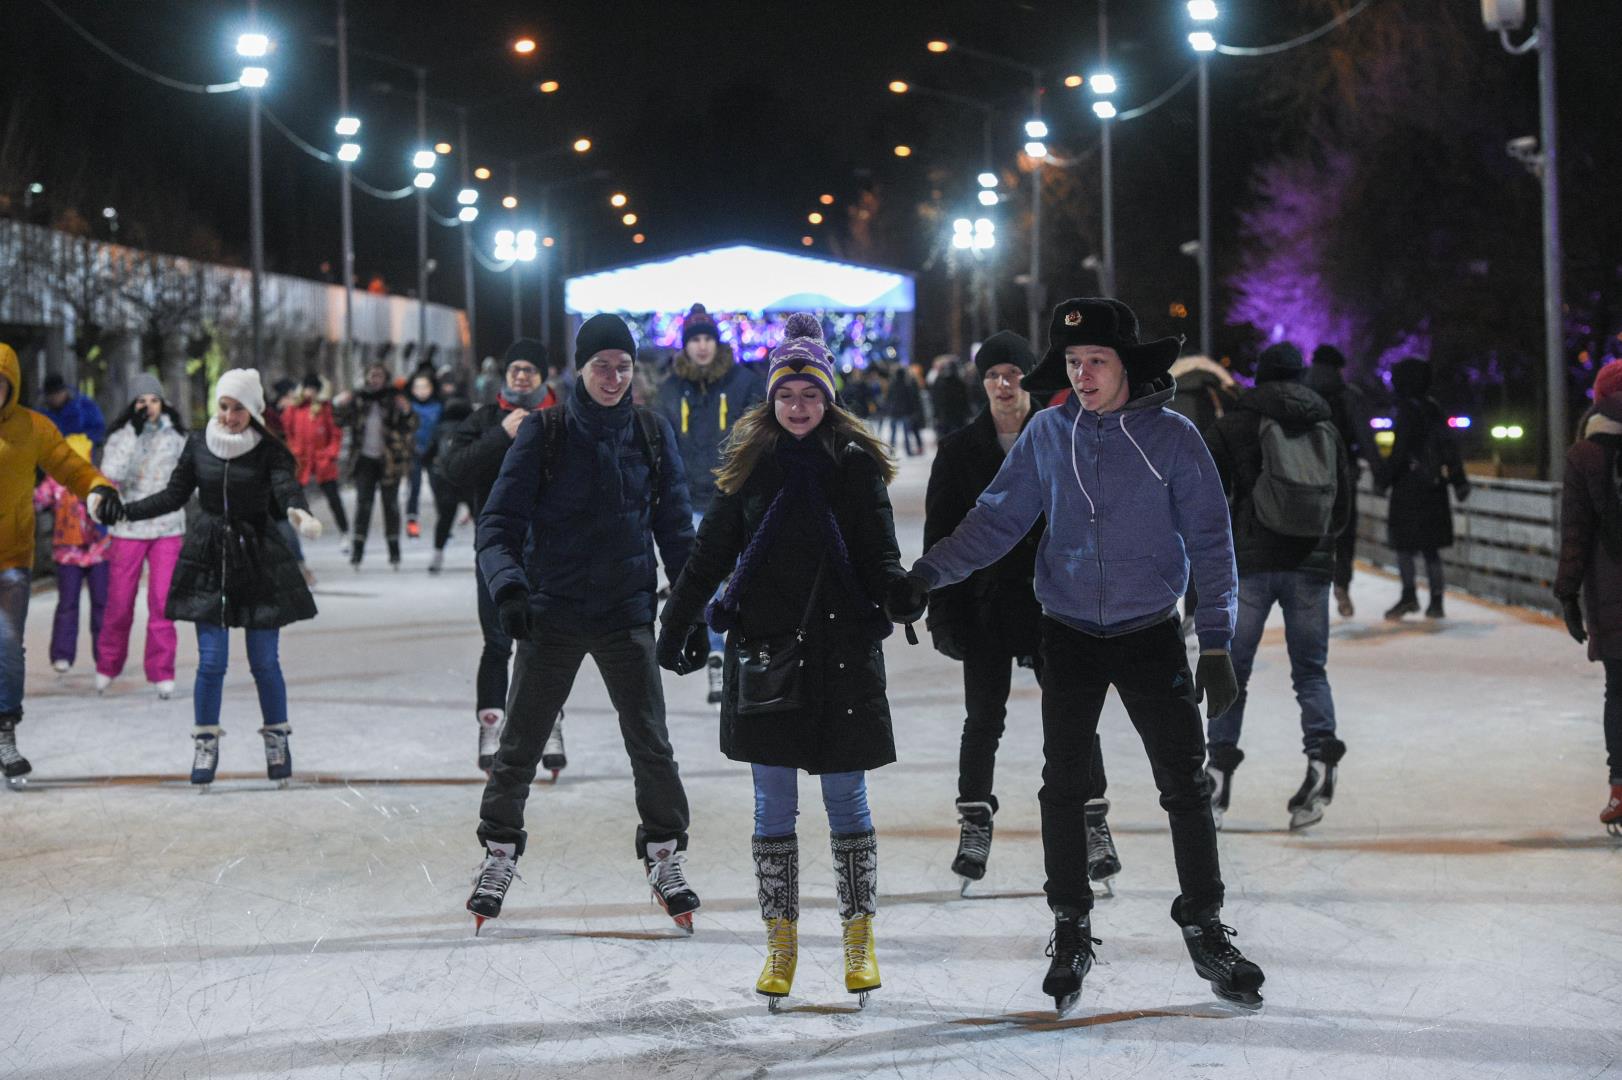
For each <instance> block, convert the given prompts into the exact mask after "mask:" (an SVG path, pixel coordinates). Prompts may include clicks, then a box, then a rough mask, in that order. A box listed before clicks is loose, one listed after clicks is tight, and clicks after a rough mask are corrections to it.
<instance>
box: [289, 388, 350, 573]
mask: <svg viewBox="0 0 1622 1080" xmlns="http://www.w3.org/2000/svg"><path fill="white" fill-rule="evenodd" d="M282 427H283V428H284V429H285V430H286V432H287V448H288V449H289V450H291V451H292V452H293V457H294V458H295V459H296V460H297V462H298V482H299V486H300V487H309V486H310V485H312V484H313V485H315V486H316V487H318V488H320V490H321V494H322V496H323V497H324V498H325V499H326V501H327V510H328V512H330V513H331V514H332V523H333V524H334V525H336V526H337V528H338V532H339V535H340V537H341V538H342V539H343V541H344V554H345V555H347V554H349V550H348V543H349V540H348V538H349V515H348V514H347V513H346V512H345V511H344V501H343V498H342V497H341V496H340V495H339V492H338V455H339V453H340V452H341V451H342V448H343V443H344V432H343V428H341V427H339V426H338V420H337V418H336V416H334V414H333V410H332V385H331V384H330V383H328V382H327V380H325V379H323V378H322V377H321V376H320V375H318V374H316V373H315V372H313V371H312V372H310V373H309V374H308V375H306V376H304V382H303V383H302V384H301V385H300V387H299V400H298V403H297V404H296V405H294V406H293V407H292V408H290V409H286V410H283V412H282Z"/></svg>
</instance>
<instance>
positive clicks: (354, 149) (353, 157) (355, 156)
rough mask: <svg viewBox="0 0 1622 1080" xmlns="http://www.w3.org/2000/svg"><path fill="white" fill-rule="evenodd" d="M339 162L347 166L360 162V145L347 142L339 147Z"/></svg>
mask: <svg viewBox="0 0 1622 1080" xmlns="http://www.w3.org/2000/svg"><path fill="white" fill-rule="evenodd" d="M338 160H339V161H341V162H343V163H344V164H345V165H353V164H354V163H355V162H357V161H359V160H360V143H353V142H346V143H340V144H339V146H338Z"/></svg>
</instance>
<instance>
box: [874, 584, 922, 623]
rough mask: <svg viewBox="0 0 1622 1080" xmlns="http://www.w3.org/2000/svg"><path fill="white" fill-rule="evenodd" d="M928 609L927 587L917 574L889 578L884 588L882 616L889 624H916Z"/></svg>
mask: <svg viewBox="0 0 1622 1080" xmlns="http://www.w3.org/2000/svg"><path fill="white" fill-rule="evenodd" d="M928 608H929V586H928V585H927V584H925V582H924V579H923V578H921V577H919V576H918V575H917V574H907V575H906V576H905V577H897V578H891V579H890V583H889V584H888V585H886V586H885V588H884V614H885V615H887V616H889V618H890V621H891V622H898V623H914V622H917V621H918V620H919V619H921V618H923V617H924V612H925V611H926V610H927V609H928Z"/></svg>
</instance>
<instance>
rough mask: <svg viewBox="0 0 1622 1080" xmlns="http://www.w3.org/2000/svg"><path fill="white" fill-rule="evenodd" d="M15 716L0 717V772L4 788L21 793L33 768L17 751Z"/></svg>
mask: <svg viewBox="0 0 1622 1080" xmlns="http://www.w3.org/2000/svg"><path fill="white" fill-rule="evenodd" d="M17 720H18V717H16V716H0V772H4V773H5V777H6V786H7V787H9V788H11V789H12V790H13V791H21V790H22V789H23V788H25V787H27V786H28V774H29V773H31V772H33V771H34V766H32V765H30V764H29V763H28V759H27V758H25V757H23V756H22V754H20V753H19V752H18V751H17Z"/></svg>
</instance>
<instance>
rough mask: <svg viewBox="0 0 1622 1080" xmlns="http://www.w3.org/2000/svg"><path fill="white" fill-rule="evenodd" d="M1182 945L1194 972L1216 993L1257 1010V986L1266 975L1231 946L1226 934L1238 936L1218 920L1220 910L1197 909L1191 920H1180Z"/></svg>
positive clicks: (1173, 914) (1227, 999) (1258, 999)
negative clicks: (1192, 963)
mask: <svg viewBox="0 0 1622 1080" xmlns="http://www.w3.org/2000/svg"><path fill="white" fill-rule="evenodd" d="M1176 914H1177V904H1176V902H1174V903H1173V904H1172V917H1173V918H1176ZM1178 921H1179V922H1180V923H1181V925H1182V927H1183V944H1184V945H1187V946H1188V955H1189V956H1190V957H1191V958H1192V959H1193V961H1194V972H1195V974H1197V975H1199V977H1200V978H1202V979H1205V980H1207V981H1208V982H1210V984H1211V989H1212V990H1214V991H1215V992H1216V996H1217V997H1219V998H1222V999H1223V1000H1224V1001H1231V1002H1233V1003H1234V1004H1235V1005H1239V1006H1242V1007H1244V1008H1247V1009H1259V1008H1261V1005H1262V996H1261V994H1259V993H1257V991H1258V990H1260V989H1261V985H1262V983H1263V982H1264V981H1265V979H1266V976H1264V975H1263V974H1262V969H1261V968H1259V967H1257V966H1256V965H1255V964H1253V963H1251V962H1250V961H1249V960H1246V959H1245V957H1244V954H1243V953H1241V952H1240V951H1239V950H1238V949H1236V948H1234V946H1233V942H1231V941H1229V940H1228V939H1229V938H1230V937H1236V936H1238V934H1237V931H1235V930H1234V928H1233V927H1231V926H1224V925H1223V923H1222V912H1221V911H1220V910H1218V909H1217V908H1211V909H1210V910H1208V911H1204V912H1201V913H1200V914H1198V915H1196V916H1194V919H1193V921H1192V922H1186V923H1183V922H1182V921H1181V920H1178Z"/></svg>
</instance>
